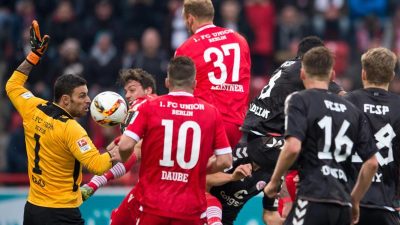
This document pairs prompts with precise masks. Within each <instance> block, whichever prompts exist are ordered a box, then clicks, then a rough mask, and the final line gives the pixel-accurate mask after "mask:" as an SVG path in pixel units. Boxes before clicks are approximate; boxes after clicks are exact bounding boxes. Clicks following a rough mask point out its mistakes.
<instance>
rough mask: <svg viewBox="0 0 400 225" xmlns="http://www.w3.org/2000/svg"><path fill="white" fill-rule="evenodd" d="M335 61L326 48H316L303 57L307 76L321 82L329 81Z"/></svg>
mask: <svg viewBox="0 0 400 225" xmlns="http://www.w3.org/2000/svg"><path fill="white" fill-rule="evenodd" d="M333 64H334V59H333V56H332V53H331V51H330V50H329V49H328V48H326V47H322V46H321V47H315V48H312V49H311V50H309V51H308V52H306V54H304V56H303V61H302V66H303V69H304V71H305V72H306V74H307V75H308V76H310V77H313V78H317V79H319V80H327V79H329V75H330V73H331V71H332V68H333Z"/></svg>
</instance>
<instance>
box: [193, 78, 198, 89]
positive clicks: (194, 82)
mask: <svg viewBox="0 0 400 225" xmlns="http://www.w3.org/2000/svg"><path fill="white" fill-rule="evenodd" d="M196 86H197V80H194V81H193V84H192V88H193V90H194V89H196Z"/></svg>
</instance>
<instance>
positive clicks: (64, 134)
mask: <svg viewBox="0 0 400 225" xmlns="http://www.w3.org/2000/svg"><path fill="white" fill-rule="evenodd" d="M27 78H28V76H26V75H25V74H23V73H20V72H18V71H14V73H13V75H12V76H11V78H10V79H9V80H8V81H7V84H6V91H7V95H8V96H9V98H10V100H11V102H12V104H13V105H14V106H15V108H16V109H17V110H18V112H19V114H20V115H21V116H22V118H23V125H24V129H25V142H26V151H27V156H28V175H29V182H30V188H29V194H28V201H29V202H30V203H32V204H34V205H38V206H43V207H50V208H75V207H78V206H80V205H81V204H82V197H81V192H80V189H79V186H80V184H81V181H82V165H83V166H85V167H86V168H87V169H88V170H89V171H91V172H93V173H95V174H98V175H100V174H102V173H104V172H105V171H107V170H109V169H110V168H111V166H112V164H111V162H110V156H109V154H107V153H105V154H100V153H99V151H98V150H97V148H96V147H95V146H94V145H93V143H92V141H91V140H90V138H89V137H88V135H87V133H86V131H85V129H83V127H82V126H81V125H80V124H79V123H78V122H77V121H76V120H75V119H74V118H72V116H71V115H70V114H68V112H66V111H65V110H64V109H63V108H61V107H60V106H58V105H56V104H55V103H52V102H49V101H46V100H43V99H41V98H38V97H35V96H33V95H32V93H31V92H30V91H29V90H27V89H26V88H24V86H23V85H24V84H25V82H26V80H27ZM81 164H82V165H81Z"/></svg>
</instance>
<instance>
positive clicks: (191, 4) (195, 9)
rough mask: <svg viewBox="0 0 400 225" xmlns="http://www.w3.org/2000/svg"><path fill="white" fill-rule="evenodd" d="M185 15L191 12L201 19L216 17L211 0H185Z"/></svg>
mask: <svg viewBox="0 0 400 225" xmlns="http://www.w3.org/2000/svg"><path fill="white" fill-rule="evenodd" d="M183 9H184V15H188V14H191V15H193V16H194V17H196V18H198V19H200V20H210V21H212V20H213V19H214V6H213V4H212V2H211V0H184V2H183Z"/></svg>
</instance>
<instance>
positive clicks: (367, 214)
mask: <svg viewBox="0 0 400 225" xmlns="http://www.w3.org/2000/svg"><path fill="white" fill-rule="evenodd" d="M375 224H379V225H399V224H400V217H399V213H398V212H391V211H387V210H383V209H373V208H367V207H360V219H359V222H358V224H357V225H375Z"/></svg>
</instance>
